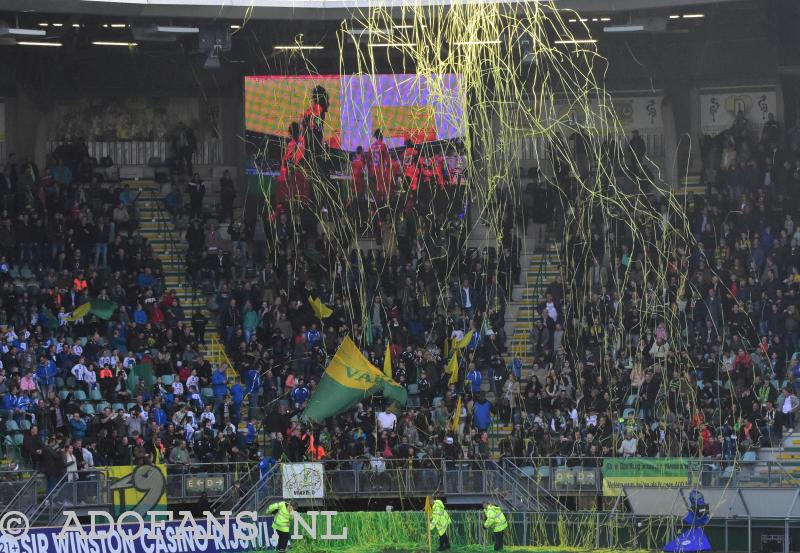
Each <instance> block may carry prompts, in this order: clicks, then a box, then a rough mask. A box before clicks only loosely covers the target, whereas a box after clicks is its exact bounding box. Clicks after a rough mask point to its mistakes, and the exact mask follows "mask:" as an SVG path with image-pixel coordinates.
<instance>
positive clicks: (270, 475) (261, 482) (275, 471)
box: [231, 464, 281, 513]
mask: <svg viewBox="0 0 800 553" xmlns="http://www.w3.org/2000/svg"><path fill="white" fill-rule="evenodd" d="M279 467H280V464H277V465H274V466H273V467H272V468H270V469H269V472H267V474H265V475H264V476H263V477H260V478H259V479H258V480H257V481H256V484H255V485H254V486H252V487H251V488H250V489H249V490H247V491H246V492H245V493H244V495H242V497H240V498H239V500H238V501H237V502H236V504H235V505H234V506H233V508H232V509H231V511H233V512H234V513H238V512H239V511H242V510H243V509H244V508H245V507H246V506H247V504H248V503H249V502H251V501H252V502H253V506H252V508H251V509H248V510H251V511H260V510H261V505H262V504H263V503H265V501H264V499H265V498H269V497H270V495H269V494H266V495H265V496H264V497H260V492H261V490H266V489H268V487H269V486H270V484H272V483H274V482H273V481H274V480H275V479H276V478H278V477H279V476H280V474H281V471H280V468H279ZM259 476H260V473H259Z"/></svg>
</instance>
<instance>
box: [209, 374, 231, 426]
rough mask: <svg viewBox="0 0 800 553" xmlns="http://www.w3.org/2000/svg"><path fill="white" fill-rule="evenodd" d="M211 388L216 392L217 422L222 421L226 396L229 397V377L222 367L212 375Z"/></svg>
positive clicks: (215, 408)
mask: <svg viewBox="0 0 800 553" xmlns="http://www.w3.org/2000/svg"><path fill="white" fill-rule="evenodd" d="M211 388H212V389H213V390H214V413H215V414H216V415H217V420H222V406H223V405H224V404H225V396H226V395H228V375H227V374H226V373H225V369H224V368H223V367H222V366H221V365H220V366H219V367H217V370H216V371H214V374H212V375H211Z"/></svg>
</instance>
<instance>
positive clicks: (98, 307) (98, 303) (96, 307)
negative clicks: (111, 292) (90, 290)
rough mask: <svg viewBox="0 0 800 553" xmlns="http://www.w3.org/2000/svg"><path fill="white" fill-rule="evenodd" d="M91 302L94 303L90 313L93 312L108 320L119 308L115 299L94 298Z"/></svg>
mask: <svg viewBox="0 0 800 553" xmlns="http://www.w3.org/2000/svg"><path fill="white" fill-rule="evenodd" d="M89 302H90V303H91V304H92V306H91V307H90V308H89V313H93V314H95V315H97V316H98V317H100V318H101V319H104V320H106V321H107V320H108V319H110V318H111V316H112V315H113V314H114V311H116V310H117V302H115V301H111V300H101V299H99V298H92V299H91V300H89Z"/></svg>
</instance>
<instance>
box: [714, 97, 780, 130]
mask: <svg viewBox="0 0 800 553" xmlns="http://www.w3.org/2000/svg"><path fill="white" fill-rule="evenodd" d="M776 109H777V96H776V94H775V90H774V89H773V88H772V87H763V88H759V89H747V90H737V89H729V90H719V91H701V92H700V133H701V134H707V135H710V136H716V135H718V134H719V133H721V132H723V131H726V130H728V129H730V128H731V126H733V122H734V121H735V120H736V116H737V115H738V114H739V113H741V114H742V115H743V116H744V118H745V119H746V120H747V123H748V127H749V130H750V133H751V135H752V137H753V138H754V139H760V138H761V131H762V129H763V128H764V123H766V122H767V118H768V117H769V114H770V113H772V114H774V115H776V116H777V114H776Z"/></svg>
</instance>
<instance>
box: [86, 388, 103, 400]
mask: <svg viewBox="0 0 800 553" xmlns="http://www.w3.org/2000/svg"><path fill="white" fill-rule="evenodd" d="M89 399H91V400H92V401H103V394H101V393H100V390H98V389H94V390H92V391H91V392H89Z"/></svg>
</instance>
